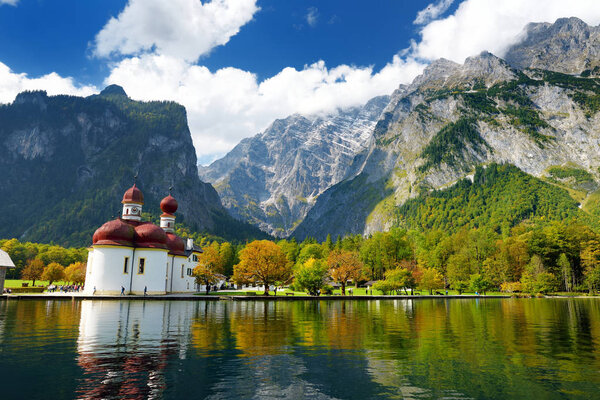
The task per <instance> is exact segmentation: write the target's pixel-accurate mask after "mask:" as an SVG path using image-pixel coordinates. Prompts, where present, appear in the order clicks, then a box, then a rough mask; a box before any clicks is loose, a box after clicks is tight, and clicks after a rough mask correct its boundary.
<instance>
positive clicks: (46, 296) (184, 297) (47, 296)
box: [0, 293, 512, 301]
mask: <svg viewBox="0 0 600 400" xmlns="http://www.w3.org/2000/svg"><path fill="white" fill-rule="evenodd" d="M0 298H1V299H6V300H71V301H74V300H130V301H140V300H142V301H144V300H151V301H206V300H208V301H257V300H268V301H307V300H311V301H315V300H338V301H339V300H418V299H446V300H448V299H510V298H512V296H508V295H490V296H477V295H390V296H381V295H375V296H363V295H360V296H245V295H239V296H236V295H201V294H199V295H195V294H191V295H190V294H166V295H148V296H139V295H124V296H121V295H85V294H58V293H55V294H52V293H43V294H3V295H2V297H0Z"/></svg>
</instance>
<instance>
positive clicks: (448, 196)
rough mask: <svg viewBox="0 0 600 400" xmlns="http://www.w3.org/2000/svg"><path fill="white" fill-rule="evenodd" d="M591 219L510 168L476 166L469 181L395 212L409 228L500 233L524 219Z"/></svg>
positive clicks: (557, 190)
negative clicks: (491, 230)
mask: <svg viewBox="0 0 600 400" xmlns="http://www.w3.org/2000/svg"><path fill="white" fill-rule="evenodd" d="M576 217H581V218H585V219H587V220H588V221H589V222H590V223H592V224H594V225H595V222H596V218H595V217H592V216H590V215H588V214H586V213H584V212H583V211H581V210H580V209H579V203H578V202H577V201H576V200H574V199H573V198H572V197H571V196H570V195H569V192H568V191H567V190H565V189H563V188H561V187H558V186H556V185H553V184H551V183H548V182H545V181H543V180H541V179H538V178H535V177H533V176H531V175H528V174H526V173H524V172H523V171H521V170H520V169H518V168H517V167H515V166H512V165H498V164H491V165H489V166H487V167H486V168H484V167H481V166H479V167H477V168H476V170H475V175H474V177H473V181H471V180H470V179H461V180H459V181H458V182H457V183H456V184H455V185H453V186H452V187H450V188H447V189H444V190H434V191H432V192H428V193H425V194H421V195H420V196H419V197H416V198H413V199H409V200H408V201H406V202H405V203H404V204H403V205H402V206H400V207H398V208H397V210H396V219H397V221H396V223H397V224H398V225H400V226H404V227H407V228H411V229H418V230H421V231H428V230H432V229H439V230H442V231H445V232H452V233H453V232H457V231H458V230H460V229H461V228H463V227H468V228H480V227H488V228H491V229H493V230H495V231H497V232H501V231H506V230H507V229H508V228H511V227H513V226H515V225H517V224H519V223H520V222H522V221H524V220H527V219H538V220H545V221H563V220H566V219H571V218H576Z"/></svg>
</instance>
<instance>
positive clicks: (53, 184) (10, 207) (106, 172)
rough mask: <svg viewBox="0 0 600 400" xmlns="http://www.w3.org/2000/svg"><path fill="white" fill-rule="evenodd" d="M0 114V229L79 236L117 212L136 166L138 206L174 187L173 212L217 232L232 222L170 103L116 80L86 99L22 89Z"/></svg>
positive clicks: (24, 235) (154, 202) (36, 236)
mask: <svg viewBox="0 0 600 400" xmlns="http://www.w3.org/2000/svg"><path fill="white" fill-rule="evenodd" d="M0 121H2V124H0V175H1V176H2V177H3V183H2V185H0V196H1V197H2V199H3V202H2V213H1V215H2V216H1V217H0V237H18V238H21V239H23V240H31V241H38V242H49V241H55V242H59V243H63V244H67V245H87V244H89V241H90V240H91V234H92V233H93V231H94V229H96V228H97V227H98V226H99V225H100V224H101V223H103V222H105V221H106V220H107V219H109V218H110V217H111V216H117V215H119V214H120V201H121V196H122V195H123V192H124V191H125V189H127V188H128V187H129V186H131V184H132V183H133V176H134V175H135V174H139V178H138V186H140V187H141V188H142V190H143V192H144V195H145V198H146V205H145V206H144V211H145V212H149V213H153V214H154V215H155V216H156V215H158V214H159V213H160V210H159V208H158V204H159V201H160V200H161V198H162V197H164V196H165V195H166V194H167V193H168V188H169V187H170V186H173V187H174V189H173V195H174V196H175V197H176V198H177V200H178V202H179V205H180V207H179V211H178V217H179V219H178V220H179V221H184V222H185V223H186V224H187V225H188V226H189V227H190V228H193V229H196V230H206V231H210V232H219V231H220V224H221V223H223V222H224V221H226V220H232V221H233V219H232V218H231V217H230V216H228V215H227V213H226V211H225V210H224V208H223V207H222V205H221V202H220V199H219V196H218V194H217V192H216V191H215V190H214V188H213V187H212V186H211V185H210V184H207V183H204V182H201V181H200V180H199V178H198V173H197V167H196V155H195V152H194V147H193V144H192V140H191V136H190V132H189V129H188V127H187V117H186V112H185V109H184V108H183V107H182V106H180V105H178V104H175V103H172V102H150V103H142V102H136V101H132V100H130V99H129V98H128V97H127V96H126V94H125V92H124V91H123V89H122V88H120V87H117V86H110V87H108V88H107V89H106V90H105V91H103V92H102V93H101V94H100V95H97V96H90V97H87V98H80V97H72V96H53V97H48V96H47V95H46V93H45V92H25V93H21V94H19V95H18V96H17V97H16V99H15V101H14V102H13V103H12V104H10V105H3V106H0ZM234 223H237V222H235V221H234Z"/></svg>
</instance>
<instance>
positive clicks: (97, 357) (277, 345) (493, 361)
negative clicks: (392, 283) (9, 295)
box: [0, 299, 600, 398]
mask: <svg viewBox="0 0 600 400" xmlns="http://www.w3.org/2000/svg"><path fill="white" fill-rule="evenodd" d="M4 304H5V305H4V307H3V308H2V310H1V312H0V326H3V329H4V331H3V332H0V335H2V338H0V345H2V347H3V349H4V354H5V356H6V357H7V359H8V360H9V361H11V362H13V364H7V365H12V367H11V371H8V373H9V375H6V376H16V375H17V374H18V372H19V368H21V370H23V368H25V366H24V365H25V364H23V366H20V365H18V364H14V363H15V362H16V361H15V360H18V357H17V355H18V354H19V352H23V353H26V354H27V355H28V357H27V359H26V363H27V368H28V369H30V370H32V371H33V370H36V368H38V369H40V368H48V366H47V359H45V357H47V354H48V348H49V347H50V346H51V345H52V346H55V347H56V348H57V350H56V351H57V352H60V354H62V353H65V354H66V355H65V356H64V357H63V358H62V359H60V360H61V363H63V364H64V363H66V362H68V358H69V356H68V351H72V350H70V349H71V348H72V345H69V343H75V342H76V343H77V346H76V352H77V353H76V362H77V364H78V366H79V368H80V369H81V371H82V372H83V374H82V377H81V378H80V379H79V380H77V381H76V382H77V385H78V388H77V389H74V391H75V393H76V396H78V397H80V398H121V397H127V398H161V397H181V396H191V397H198V396H200V397H210V396H211V395H214V396H218V395H223V396H225V397H238V398H249V397H271V396H273V397H276V396H277V395H285V396H287V397H290V398H294V397H302V394H303V393H304V394H310V395H311V396H314V397H323V398H327V397H338V398H349V397H357V396H360V395H362V396H363V397H377V396H379V397H383V396H385V397H390V398H395V397H397V398H417V397H444V396H446V397H456V398H460V397H464V396H470V397H475V398H485V397H495V398H498V397H505V398H510V397H520V398H534V397H539V398H560V397H561V396H562V397H577V396H578V393H579V394H580V397H582V398H585V397H586V396H585V395H586V394H589V393H594V392H593V390H595V388H596V387H597V386H598V385H599V384H600V377H599V376H597V374H596V372H595V371H598V370H599V369H600V357H599V340H600V303H599V302H598V301H597V300H595V299H589V300H584V299H581V300H569V299H557V300H548V299H540V300H537V299H524V300H518V299H510V300H494V299H478V300H467V299H465V300H450V301H446V300H425V299H423V300H415V301H411V300H386V301H354V300H339V301H292V302H276V301H251V302H237V301H232V302H141V301H140V302H128V301H124V302H102V301H94V302H89V301H87V302H86V301H84V302H77V301H76V302H71V301H50V302H45V301H30V302H25V301H23V302H20V303H17V302H14V303H10V302H9V303H4ZM7 321H8V322H7ZM16 338H18V340H17V339H16ZM49 338H50V339H51V340H50V339H49ZM59 344H60V346H62V347H59ZM69 346H71V347H69ZM36 350H39V351H36ZM65 360H66V361H65ZM24 363H25V362H24ZM65 368H66V367H65ZM0 370H1V368H0ZM65 371H67V370H66V369H65ZM4 372H6V371H4ZM76 372H77V371H68V373H69V374H70V375H68V374H67V375H66V376H72V375H76ZM11 373H12V374H13V375H10V374H11ZM524 387H526V388H527V391H526V392H525V393H523V392H522V389H523V388H524ZM200 394H201V395H200ZM65 397H72V396H65ZM588 397H589V396H588Z"/></svg>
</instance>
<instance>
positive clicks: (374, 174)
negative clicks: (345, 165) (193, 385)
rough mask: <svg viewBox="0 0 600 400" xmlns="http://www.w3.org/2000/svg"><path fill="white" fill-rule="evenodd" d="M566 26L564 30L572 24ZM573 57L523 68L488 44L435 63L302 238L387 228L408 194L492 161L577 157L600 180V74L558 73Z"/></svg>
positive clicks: (550, 164) (533, 165)
mask: <svg viewBox="0 0 600 400" xmlns="http://www.w3.org/2000/svg"><path fill="white" fill-rule="evenodd" d="M567 22H569V23H570V24H571V25H573V24H574V21H573V19H570V20H568V21H567ZM558 25H560V27H559V28H560V29H558V30H559V31H560V32H563V33H564V29H563V28H564V26H565V25H568V24H566V23H565V21H563V20H559V21H558ZM575 25H576V26H580V24H579V23H577V24H575ZM534 28H535V25H530V26H529V27H528V29H529V30H532V29H534ZM544 29H545V30H542V31H543V32H546V34H547V35H553V34H554V32H555V31H556V29H554V30H553V29H550V28H548V26H546V25H544ZM594 29H596V28H594ZM534 30H535V29H534ZM578 34H579V33H578V32H575V33H574V35H575V36H577V35H578ZM563 39H564V38H563ZM540 40H541V39H540ZM594 40H595V41H594V43H593V46H592V45H590V44H589V43H588V44H586V45H585V48H583V47H582V46H581V44H580V43H579V42H578V41H575V40H574V41H567V42H568V43H574V46H576V47H577V48H576V49H573V51H572V52H577V51H584V50H585V49H589V48H590V47H593V48H594V49H600V37H599V38H598V39H597V40H596V39H594ZM542 42H544V43H546V42H549V43H553V38H552V37H550V36H549V37H547V38H546V41H542ZM523 43H524V44H523V45H522V46H521V47H519V48H516V50H515V51H521V49H522V48H523V46H525V45H526V44H527V41H526V40H525V41H524V42H523ZM582 49H584V50H582ZM585 51H587V53H585V54H591V53H590V52H589V51H588V50H585ZM520 54H523V52H521V53H520ZM594 54H595V53H594ZM508 58H510V53H509V55H508ZM567 61H568V62H567ZM567 61H565V62H566V64H564V65H563V64H561V62H556V63H554V64H553V65H552V70H540V69H523V70H520V69H517V68H515V67H514V66H511V64H509V63H508V62H507V61H505V60H503V59H500V58H499V57H496V56H494V55H492V54H490V53H488V52H483V53H482V54H480V55H479V56H475V57H469V58H467V59H466V60H465V63H463V64H457V63H454V62H451V61H448V60H438V61H436V62H434V63H432V64H431V65H430V66H428V67H427V68H426V69H425V70H424V72H423V74H422V75H420V76H419V77H417V78H416V79H415V80H414V82H413V83H412V84H410V85H408V86H403V87H401V88H400V90H399V91H398V92H397V93H396V95H395V96H394V95H393V96H392V100H391V101H390V104H389V105H388V106H387V107H386V109H385V110H384V112H383V113H382V116H381V118H380V120H379V121H378V122H377V125H376V127H375V129H374V134H373V135H374V139H375V140H373V141H372V142H371V143H372V144H371V148H370V149H369V150H367V153H368V155H367V156H366V157H365V158H364V159H363V160H362V161H361V162H362V164H361V165H360V166H359V167H356V171H358V172H357V173H356V174H355V175H353V176H350V177H348V178H347V179H346V180H345V181H343V182H340V183H338V184H336V185H333V186H332V187H331V188H329V189H328V190H327V191H326V192H325V193H324V194H323V195H321V196H320V198H319V199H318V200H317V202H316V203H315V205H314V206H313V208H311V210H310V211H309V213H308V214H307V216H306V218H305V220H304V221H303V222H302V223H301V224H300V225H299V226H298V227H297V228H296V230H295V231H294V233H293V235H294V237H296V238H298V239H304V238H306V237H309V236H310V237H315V238H317V239H319V240H323V239H324V238H325V236H326V235H327V234H332V235H334V236H335V235H344V234H348V233H361V234H369V233H372V232H375V231H379V230H386V229H388V228H390V227H391V226H393V224H394V222H393V221H394V213H395V210H396V209H397V207H399V206H401V205H402V204H403V203H404V202H405V201H406V200H407V199H410V198H415V197H417V196H419V194H421V193H427V192H428V191H431V190H436V189H441V188H444V187H448V186H450V185H452V184H454V183H456V182H457V181H458V180H459V179H461V178H464V177H466V176H469V175H472V174H473V171H474V168H475V167H476V166H478V165H485V164H488V163H501V164H503V163H508V164H513V165H515V166H517V167H518V168H519V169H521V170H523V171H524V172H526V173H528V174H530V175H533V176H535V177H540V178H544V177H548V175H549V172H548V170H549V169H551V168H566V167H567V166H569V165H572V166H574V168H575V169H576V170H581V171H583V172H585V173H587V174H589V175H590V176H591V177H592V178H593V180H594V182H597V181H599V179H600V176H599V171H598V167H599V166H600V151H599V150H598V141H599V139H600V130H599V129H598V126H600V114H599V113H598V111H599V110H600V80H598V79H597V78H595V77H594V75H593V74H592V73H589V74H588V73H586V70H585V69H583V70H581V69H580V70H578V71H577V73H576V74H575V75H569V74H564V73H561V72H556V71H560V70H567V69H569V68H571V65H572V63H571V60H567ZM589 65H590V64H585V65H582V66H581V68H584V67H585V68H587V67H589ZM569 70H570V69H569ZM579 74H582V75H583V77H582V76H580V75H579ZM594 186H595V187H597V185H596V184H595V185H594ZM357 199H359V200H358V201H357Z"/></svg>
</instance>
